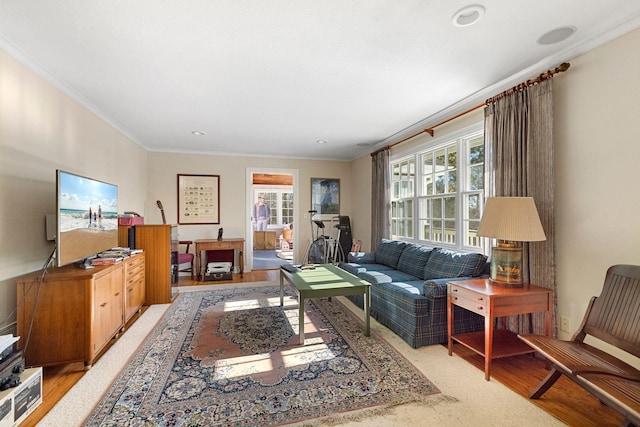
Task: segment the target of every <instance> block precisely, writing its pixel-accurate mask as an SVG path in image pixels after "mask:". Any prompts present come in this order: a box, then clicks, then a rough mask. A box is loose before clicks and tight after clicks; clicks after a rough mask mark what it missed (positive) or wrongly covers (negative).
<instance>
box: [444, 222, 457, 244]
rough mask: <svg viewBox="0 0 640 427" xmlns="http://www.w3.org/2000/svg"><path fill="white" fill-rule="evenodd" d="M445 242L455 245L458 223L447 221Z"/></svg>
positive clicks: (445, 223)
mask: <svg viewBox="0 0 640 427" xmlns="http://www.w3.org/2000/svg"><path fill="white" fill-rule="evenodd" d="M444 236H445V238H444V242H445V243H450V244H452V245H454V244H455V243H456V222H455V221H445V222H444Z"/></svg>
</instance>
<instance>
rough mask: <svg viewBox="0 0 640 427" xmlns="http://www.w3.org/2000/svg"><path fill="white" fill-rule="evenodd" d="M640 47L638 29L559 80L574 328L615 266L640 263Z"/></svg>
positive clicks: (562, 217)
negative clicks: (639, 84)
mask: <svg viewBox="0 0 640 427" xmlns="http://www.w3.org/2000/svg"><path fill="white" fill-rule="evenodd" d="M639 48H640V30H636V31H634V32H632V33H629V34H627V35H625V36H622V37H620V38H618V39H616V40H613V41H611V42H609V43H607V44H605V45H603V46H601V47H599V48H597V49H594V50H592V51H591V52H588V53H586V54H584V55H582V56H580V57H577V58H574V59H571V60H570V63H571V68H570V69H569V71H567V72H565V73H563V74H560V75H558V76H556V77H555V78H554V109H555V111H554V116H555V134H556V137H555V142H556V176H557V179H556V200H557V210H556V233H557V239H558V240H557V263H558V314H559V315H565V316H568V317H569V319H570V325H571V328H572V329H575V328H577V327H578V326H579V324H580V322H581V320H582V316H583V314H584V312H585V309H586V306H587V303H588V301H589V298H590V297H591V296H592V295H598V294H599V293H600V290H601V288H602V283H603V279H604V275H605V272H606V270H607V268H608V267H609V266H611V265H614V264H640V198H639V197H638V185H639V183H640V166H639V162H640V144H639V143H638V138H639V137H638V135H639V134H640V121H639V120H638V113H639V112H640V87H639V86H638V83H637V82H638V76H640V55H639V54H638V49H639ZM565 337H568V335H565Z"/></svg>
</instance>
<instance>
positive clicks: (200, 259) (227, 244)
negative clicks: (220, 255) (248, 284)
mask: <svg viewBox="0 0 640 427" xmlns="http://www.w3.org/2000/svg"><path fill="white" fill-rule="evenodd" d="M195 244H196V271H197V272H198V280H201V279H202V278H203V277H204V272H205V270H206V268H207V266H206V261H205V259H206V251H228V250H233V251H234V257H235V253H236V252H237V253H238V262H239V263H240V277H244V239H223V240H214V239H200V240H196V241H195ZM203 252H205V254H203Z"/></svg>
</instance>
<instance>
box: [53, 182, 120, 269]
mask: <svg viewBox="0 0 640 427" xmlns="http://www.w3.org/2000/svg"><path fill="white" fill-rule="evenodd" d="M56 186H57V209H56V211H57V212H56V214H57V225H58V227H57V235H56V265H57V266H58V267H60V266H63V265H66V264H71V263H73V262H76V261H81V260H84V259H86V258H89V257H92V256H93V255H95V254H97V253H99V252H102V251H105V250H107V249H111V248H114V247H116V246H118V186H117V185H114V184H108V183H106V182H102V181H97V180H95V179H91V178H87V177H84V176H80V175H76V174H73V173H69V172H64V171H61V170H58V171H57V173H56Z"/></svg>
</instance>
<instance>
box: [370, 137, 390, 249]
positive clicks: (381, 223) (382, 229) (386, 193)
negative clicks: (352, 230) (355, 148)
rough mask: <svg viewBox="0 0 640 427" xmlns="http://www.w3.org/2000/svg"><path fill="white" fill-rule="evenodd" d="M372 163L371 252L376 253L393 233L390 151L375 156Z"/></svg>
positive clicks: (380, 152)
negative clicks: (383, 240)
mask: <svg viewBox="0 0 640 427" xmlns="http://www.w3.org/2000/svg"><path fill="white" fill-rule="evenodd" d="M371 161H372V167H371V250H372V251H375V250H376V248H377V247H378V245H379V244H380V241H381V240H382V239H387V238H389V236H390V232H391V197H390V191H391V177H390V176H389V149H384V150H381V151H379V152H377V153H376V154H373V155H372V156H371Z"/></svg>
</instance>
